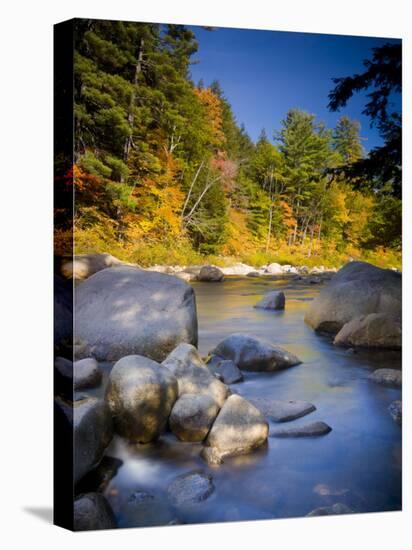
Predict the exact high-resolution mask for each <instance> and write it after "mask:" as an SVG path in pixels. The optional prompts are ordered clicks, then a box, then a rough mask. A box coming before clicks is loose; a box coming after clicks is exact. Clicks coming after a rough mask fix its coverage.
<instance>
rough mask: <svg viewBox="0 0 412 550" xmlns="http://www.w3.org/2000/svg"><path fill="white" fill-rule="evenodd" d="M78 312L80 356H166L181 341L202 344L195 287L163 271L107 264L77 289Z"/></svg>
mask: <svg viewBox="0 0 412 550" xmlns="http://www.w3.org/2000/svg"><path fill="white" fill-rule="evenodd" d="M75 312H76V324H75V330H76V341H77V342H81V344H82V345H81V346H79V351H76V353H77V358H79V359H80V358H83V357H90V356H93V357H95V358H96V359H97V360H98V361H116V360H117V359H120V358H121V357H124V356H125V355H131V354H138V355H144V356H146V357H150V358H151V359H153V360H155V361H162V360H163V359H164V358H165V357H166V356H167V354H168V353H170V352H171V351H172V350H173V349H174V348H175V347H176V346H177V345H178V344H179V343H180V342H188V343H191V344H195V345H196V344H197V315H196V299H195V294H194V291H193V288H192V287H191V286H190V285H188V284H187V283H186V282H184V281H182V280H180V279H178V278H177V277H172V276H169V275H164V274H162V273H156V272H150V271H143V270H140V269H136V268H133V267H125V266H120V267H116V268H109V269H104V270H103V271H100V272H99V273H96V274H95V275H93V276H92V277H90V278H89V279H87V280H86V281H84V282H83V283H81V284H80V285H79V286H78V287H77V288H76V292H75Z"/></svg>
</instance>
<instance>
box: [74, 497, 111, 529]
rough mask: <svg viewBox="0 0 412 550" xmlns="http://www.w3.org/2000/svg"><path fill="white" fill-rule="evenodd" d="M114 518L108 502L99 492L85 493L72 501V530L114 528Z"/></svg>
mask: <svg viewBox="0 0 412 550" xmlns="http://www.w3.org/2000/svg"><path fill="white" fill-rule="evenodd" d="M116 527H117V525H116V520H115V517H114V514H113V510H112V509H111V507H110V504H109V503H108V502H107V500H106V499H105V498H104V496H103V495H102V494H100V493H87V494H85V495H81V496H80V497H79V498H76V500H75V501H74V530H75V531H94V530H97V529H114V528H116Z"/></svg>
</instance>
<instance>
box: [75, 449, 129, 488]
mask: <svg viewBox="0 0 412 550" xmlns="http://www.w3.org/2000/svg"><path fill="white" fill-rule="evenodd" d="M122 465H123V460H120V459H119V458H114V457H112V456H106V455H105V456H104V457H103V458H102V460H101V462H100V464H99V465H98V466H97V467H96V468H94V470H92V471H91V472H89V473H88V474H86V475H85V476H84V477H83V478H82V479H81V481H80V482H79V483H78V484H77V485H76V491H77V492H78V493H89V492H92V491H98V492H103V491H104V490H105V489H106V487H107V486H108V485H109V483H110V481H111V480H112V479H113V478H114V476H115V475H116V474H117V472H118V470H119V468H120V467H121V466H122Z"/></svg>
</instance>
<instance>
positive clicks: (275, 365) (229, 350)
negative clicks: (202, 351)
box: [211, 334, 301, 372]
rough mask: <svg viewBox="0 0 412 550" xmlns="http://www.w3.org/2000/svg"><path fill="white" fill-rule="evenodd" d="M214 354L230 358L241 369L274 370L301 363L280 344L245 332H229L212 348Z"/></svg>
mask: <svg viewBox="0 0 412 550" xmlns="http://www.w3.org/2000/svg"><path fill="white" fill-rule="evenodd" d="M211 353H213V354H214V355H219V356H220V357H222V358H224V359H230V360H232V361H233V362H234V363H235V364H236V365H237V366H238V367H239V368H240V369H241V370H248V371H258V372H260V371H276V370H279V369H285V368H288V367H292V366H294V365H299V364H300V363H301V361H300V359H298V358H297V357H296V356H295V355H293V354H292V353H289V352H288V351H286V350H285V349H283V348H281V347H280V346H273V345H271V344H267V343H265V342H263V341H261V340H258V339H257V338H254V337H253V336H248V335H246V334H231V335H230V336H228V337H227V338H225V339H224V340H222V342H220V344H218V345H217V347H216V348H215V349H214V350H213V352H211Z"/></svg>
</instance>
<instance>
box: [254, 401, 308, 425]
mask: <svg viewBox="0 0 412 550" xmlns="http://www.w3.org/2000/svg"><path fill="white" fill-rule="evenodd" d="M250 402H251V403H253V405H255V407H257V408H258V409H259V410H260V411H261V412H262V413H263V414H264V415H265V416H266V417H269V418H270V419H271V420H274V421H275V422H289V421H290V420H295V419H296V418H301V417H302V416H305V415H307V414H309V413H311V412H313V411H315V410H316V407H315V405H313V404H312V403H308V402H307V401H280V400H277V399H270V398H267V397H253V398H251V399H250Z"/></svg>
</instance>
